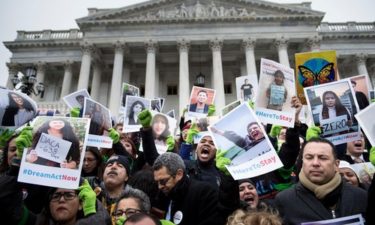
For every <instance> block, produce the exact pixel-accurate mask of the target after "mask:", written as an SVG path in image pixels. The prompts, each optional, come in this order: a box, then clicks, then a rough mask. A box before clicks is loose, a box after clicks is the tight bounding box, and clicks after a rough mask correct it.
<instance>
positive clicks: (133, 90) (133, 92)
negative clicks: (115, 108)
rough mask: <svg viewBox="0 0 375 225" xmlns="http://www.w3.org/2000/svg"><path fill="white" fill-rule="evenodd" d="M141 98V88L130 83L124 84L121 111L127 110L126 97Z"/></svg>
mask: <svg viewBox="0 0 375 225" xmlns="http://www.w3.org/2000/svg"><path fill="white" fill-rule="evenodd" d="M128 95H129V96H139V88H138V87H136V86H134V85H131V84H128V83H122V96H121V107H120V111H123V110H124V109H125V105H126V96H128Z"/></svg>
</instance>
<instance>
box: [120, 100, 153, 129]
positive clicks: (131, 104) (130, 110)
mask: <svg viewBox="0 0 375 225" xmlns="http://www.w3.org/2000/svg"><path fill="white" fill-rule="evenodd" d="M145 109H149V110H150V109H151V101H150V99H146V98H142V97H138V96H130V95H128V96H126V105H125V119H124V127H123V129H122V131H123V132H125V133H129V132H138V131H139V129H140V128H141V127H142V125H141V123H140V121H139V120H138V114H139V113H140V112H142V111H143V110H145Z"/></svg>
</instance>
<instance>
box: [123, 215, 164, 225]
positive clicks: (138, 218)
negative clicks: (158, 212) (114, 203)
mask: <svg viewBox="0 0 375 225" xmlns="http://www.w3.org/2000/svg"><path fill="white" fill-rule="evenodd" d="M124 225H162V223H161V222H160V221H159V220H158V219H157V218H155V217H154V216H152V215H149V214H147V213H136V214H134V215H132V216H130V217H129V218H128V219H127V220H126V221H125V223H124Z"/></svg>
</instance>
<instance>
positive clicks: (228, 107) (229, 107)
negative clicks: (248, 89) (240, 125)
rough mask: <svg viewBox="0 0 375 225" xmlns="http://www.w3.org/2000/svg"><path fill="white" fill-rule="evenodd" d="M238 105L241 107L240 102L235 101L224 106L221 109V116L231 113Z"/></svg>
mask: <svg viewBox="0 0 375 225" xmlns="http://www.w3.org/2000/svg"><path fill="white" fill-rule="evenodd" d="M239 105H241V101H240V100H236V101H234V102H232V103H230V104H228V105H226V106H225V107H224V108H222V109H221V115H222V116H225V115H226V114H227V113H229V112H230V111H232V110H233V109H234V108H236V107H237V106H239Z"/></svg>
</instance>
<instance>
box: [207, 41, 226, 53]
mask: <svg viewBox="0 0 375 225" xmlns="http://www.w3.org/2000/svg"><path fill="white" fill-rule="evenodd" d="M209 46H210V48H211V50H212V51H213V52H215V51H221V49H222V48H223V40H222V39H219V38H215V39H212V40H210V42H209Z"/></svg>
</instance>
